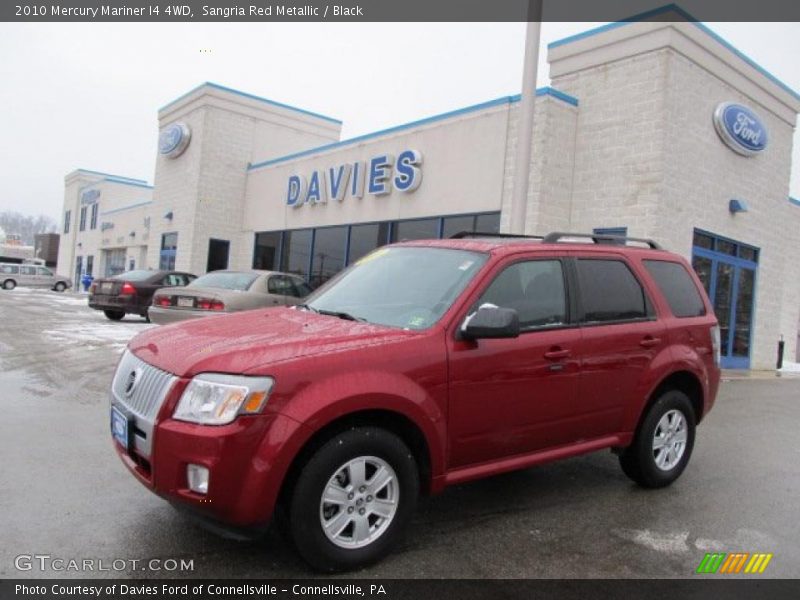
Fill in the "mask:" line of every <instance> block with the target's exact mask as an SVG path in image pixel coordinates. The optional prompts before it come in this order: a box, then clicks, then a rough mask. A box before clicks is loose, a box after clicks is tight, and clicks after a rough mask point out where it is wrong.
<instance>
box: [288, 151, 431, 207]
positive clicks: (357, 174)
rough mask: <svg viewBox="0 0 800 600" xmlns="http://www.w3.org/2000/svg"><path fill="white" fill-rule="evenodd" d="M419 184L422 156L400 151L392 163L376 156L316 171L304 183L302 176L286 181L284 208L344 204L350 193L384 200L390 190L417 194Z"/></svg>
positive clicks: (385, 156) (355, 195)
mask: <svg viewBox="0 0 800 600" xmlns="http://www.w3.org/2000/svg"><path fill="white" fill-rule="evenodd" d="M420 183H422V154H421V153H420V152H418V151H417V150H410V149H409V150H403V151H402V152H401V153H400V154H399V155H398V157H397V160H396V161H395V158H394V156H392V155H391V154H379V155H378V156H373V157H372V158H371V159H370V160H368V161H361V160H359V161H355V162H352V163H345V164H340V165H334V166H330V167H328V168H327V169H321V170H315V171H313V172H312V173H311V176H310V178H309V180H308V183H306V179H305V177H303V176H302V175H292V176H291V177H289V185H288V188H287V191H286V204H287V206H293V207H295V208H298V207H299V206H301V205H303V204H305V203H310V204H325V203H326V202H327V201H328V199H329V198H332V199H333V200H336V201H337V202H343V201H344V199H345V196H347V194H348V193H349V195H350V197H352V198H363V197H364V191H365V190H364V188H365V186H366V188H367V189H366V191H367V192H368V193H369V194H372V195H375V196H383V195H386V194H389V193H391V191H392V189H395V190H397V191H398V192H402V193H409V192H413V191H414V190H416V189H417V188H418V187H419V185H420Z"/></svg>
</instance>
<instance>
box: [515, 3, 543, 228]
mask: <svg viewBox="0 0 800 600" xmlns="http://www.w3.org/2000/svg"><path fill="white" fill-rule="evenodd" d="M542 2H543V0H530V2H529V3H528V19H529V20H528V26H527V29H526V32H525V60H524V62H523V65H522V101H521V102H520V106H519V114H518V115H517V149H516V153H515V157H514V182H513V187H512V188H511V207H510V211H509V212H510V219H509V222H508V233H515V234H522V233H525V218H526V213H527V208H528V180H529V175H530V170H531V144H532V143H533V117H534V111H535V110H536V75H537V72H538V70H539V69H538V67H539V38H540V34H541V27H542V22H541V21H542Z"/></svg>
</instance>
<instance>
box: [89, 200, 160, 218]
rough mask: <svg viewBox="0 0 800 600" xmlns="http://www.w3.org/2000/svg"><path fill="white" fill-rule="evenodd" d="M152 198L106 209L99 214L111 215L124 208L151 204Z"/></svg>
mask: <svg viewBox="0 0 800 600" xmlns="http://www.w3.org/2000/svg"><path fill="white" fill-rule="evenodd" d="M152 203H153V201H152V200H145V201H144V202H137V203H136V204H128V205H127V206H120V207H119V208H112V209H111V210H106V211H103V212H101V213H100V216H101V217H102V216H103V215H113V214H114V213H118V212H122V211H124V210H130V209H132V208H139V207H140V206H144V205H146V204H152Z"/></svg>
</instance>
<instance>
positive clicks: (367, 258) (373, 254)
mask: <svg viewBox="0 0 800 600" xmlns="http://www.w3.org/2000/svg"><path fill="white" fill-rule="evenodd" d="M388 251H389V249H388V248H380V249H379V250H375V252H370V253H369V254H367V255H366V256H365V257H364V258H362V259H360V260H358V262H356V264H357V265H363V264H364V263H368V262H369V261H371V260H375V259H376V258H378V257H379V256H383V255H384V254H386V253H387V252H388Z"/></svg>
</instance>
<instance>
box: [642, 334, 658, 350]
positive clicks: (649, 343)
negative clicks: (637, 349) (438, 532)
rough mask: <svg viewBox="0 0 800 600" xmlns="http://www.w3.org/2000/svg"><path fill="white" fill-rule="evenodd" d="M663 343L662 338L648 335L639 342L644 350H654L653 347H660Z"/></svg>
mask: <svg viewBox="0 0 800 600" xmlns="http://www.w3.org/2000/svg"><path fill="white" fill-rule="evenodd" d="M660 343H661V338H657V337H653V336H652V335H646V336H644V338H642V341H641V342H639V345H640V346H642V347H643V348H652V347H653V346H658V345H659V344H660Z"/></svg>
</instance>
